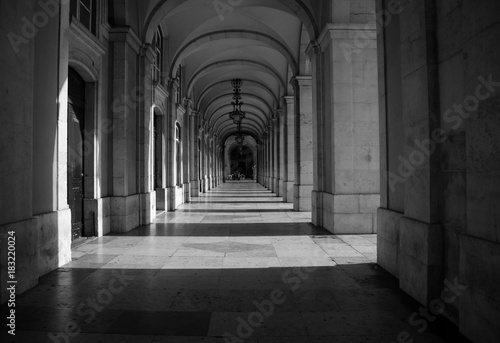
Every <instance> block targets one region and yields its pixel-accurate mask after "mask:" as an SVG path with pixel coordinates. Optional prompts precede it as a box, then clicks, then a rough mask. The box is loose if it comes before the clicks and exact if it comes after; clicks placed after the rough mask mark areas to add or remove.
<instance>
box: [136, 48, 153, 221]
mask: <svg viewBox="0 0 500 343" xmlns="http://www.w3.org/2000/svg"><path fill="white" fill-rule="evenodd" d="M153 60H154V51H153V49H152V48H151V46H150V45H149V44H148V45H145V46H143V47H142V49H141V54H140V66H139V67H140V80H139V82H140V83H141V87H140V88H141V92H140V93H141V94H140V95H141V96H140V98H139V99H140V104H139V128H138V141H139V149H138V163H139V184H138V191H139V194H140V199H139V211H140V212H139V213H140V218H139V222H140V224H141V225H145V224H149V223H151V222H152V221H153V219H154V218H155V217H156V191H155V185H154V184H153V180H154V178H153V173H154V169H153V160H154V156H153V154H152V153H151V152H152V151H153V144H154V142H153V139H154V137H153V130H154V128H153V125H154V113H153V111H152V108H153V80H152V78H151V75H152V74H151V70H152V68H153Z"/></svg>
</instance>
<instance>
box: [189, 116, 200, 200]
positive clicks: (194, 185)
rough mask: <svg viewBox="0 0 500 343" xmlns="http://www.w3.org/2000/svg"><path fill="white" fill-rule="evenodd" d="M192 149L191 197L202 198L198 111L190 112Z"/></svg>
mask: <svg viewBox="0 0 500 343" xmlns="http://www.w3.org/2000/svg"><path fill="white" fill-rule="evenodd" d="M190 115H191V116H190V120H189V125H190V128H189V129H190V130H191V134H190V147H189V153H190V156H189V160H190V178H191V197H195V198H196V197H199V196H200V169H199V168H200V160H199V155H198V132H199V129H198V127H199V123H198V119H199V116H200V113H199V112H197V111H193V110H191V111H190Z"/></svg>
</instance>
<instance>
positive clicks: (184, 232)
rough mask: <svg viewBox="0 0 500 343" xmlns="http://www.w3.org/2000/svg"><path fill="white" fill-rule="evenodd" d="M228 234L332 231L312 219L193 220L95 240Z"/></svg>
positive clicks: (271, 234) (325, 233) (247, 234)
mask: <svg viewBox="0 0 500 343" xmlns="http://www.w3.org/2000/svg"><path fill="white" fill-rule="evenodd" d="M193 235H196V236H200V237H225V236H262V237H266V236H301V235H304V236H305V235H331V233H329V232H328V231H327V230H325V229H322V228H317V227H315V226H314V225H313V224H311V223H259V224H258V225H256V224H255V223H248V224H240V223H238V224H229V223H226V224H218V223H214V224H202V223H201V224H193V223H168V224H163V223H156V224H151V225H147V226H142V227H140V228H137V229H135V230H132V231H130V232H127V233H125V234H110V235H108V236H105V237H100V238H97V239H96V240H95V241H94V243H95V244H98V243H100V242H105V241H107V240H111V239H113V238H114V237H142V236H157V237H187V236H193Z"/></svg>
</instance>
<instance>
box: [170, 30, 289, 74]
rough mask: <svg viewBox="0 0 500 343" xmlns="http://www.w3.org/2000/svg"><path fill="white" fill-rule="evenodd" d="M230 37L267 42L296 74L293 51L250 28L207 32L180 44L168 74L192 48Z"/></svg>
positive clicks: (174, 72) (173, 72)
mask: <svg viewBox="0 0 500 343" xmlns="http://www.w3.org/2000/svg"><path fill="white" fill-rule="evenodd" d="M230 38H237V39H249V40H255V41H258V42H261V43H265V44H268V45H269V46H270V47H271V48H273V49H275V50H276V51H278V52H279V53H280V54H281V55H283V56H284V57H285V59H286V60H287V61H288V64H289V65H290V66H291V68H292V70H293V72H294V74H295V75H298V72H299V69H298V61H296V60H295V58H294V56H293V53H292V52H291V51H290V50H289V49H288V47H286V45H285V44H283V43H282V42H280V41H279V40H278V39H276V38H275V37H273V36H271V35H268V34H265V33H262V32H259V31H251V30H221V31H214V32H209V33H206V34H204V35H201V36H198V37H196V38H194V39H193V40H191V41H189V42H187V43H186V44H185V45H183V46H181V47H180V49H179V51H177V53H176V54H175V56H174V58H173V60H172V63H171V67H170V71H169V75H170V77H171V78H172V77H173V75H176V73H177V68H178V65H179V63H180V62H181V61H183V60H184V59H185V58H186V57H187V56H189V55H190V54H191V53H192V52H193V51H194V50H196V49H198V48H200V47H201V46H204V45H207V44H212V43H213V42H215V41H218V40H225V39H230Z"/></svg>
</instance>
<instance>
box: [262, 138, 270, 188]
mask: <svg viewBox="0 0 500 343" xmlns="http://www.w3.org/2000/svg"><path fill="white" fill-rule="evenodd" d="M269 141H270V135H269V134H268V133H266V136H265V138H264V164H265V174H264V184H265V186H266V188H267V189H269V190H270V189H271V187H270V184H269V177H270V171H271V160H270V153H269V152H270V143H269Z"/></svg>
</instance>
